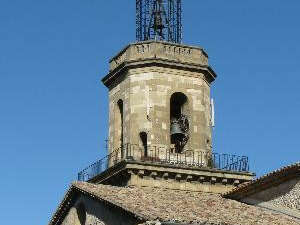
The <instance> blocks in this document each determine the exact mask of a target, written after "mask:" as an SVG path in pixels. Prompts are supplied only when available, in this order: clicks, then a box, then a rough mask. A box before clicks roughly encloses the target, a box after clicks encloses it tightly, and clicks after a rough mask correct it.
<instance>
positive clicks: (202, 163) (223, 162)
mask: <svg viewBox="0 0 300 225" xmlns="http://www.w3.org/2000/svg"><path fill="white" fill-rule="evenodd" d="M121 161H136V162H152V163H159V164H168V165H173V166H186V167H198V168H201V167H205V168H213V169H219V170H226V171H236V172H249V160H248V157H247V156H237V155H230V154H220V153H210V152H202V151H192V150H185V151H184V152H183V153H175V152H174V151H173V150H172V149H169V148H166V147H164V146H159V145H149V146H140V145H135V144H126V145H124V146H122V147H120V148H118V149H115V150H114V151H113V152H112V153H110V154H109V155H107V156H105V157H104V158H102V159H100V160H99V161H97V162H95V163H93V164H92V165H90V166H88V167H87V168H86V169H84V170H82V171H81V172H79V173H78V180H79V181H88V180H90V179H92V178H94V177H95V176H97V175H98V174H100V173H102V172H103V171H105V170H106V169H108V168H109V167H111V166H113V165H116V164H117V163H119V162H121Z"/></svg>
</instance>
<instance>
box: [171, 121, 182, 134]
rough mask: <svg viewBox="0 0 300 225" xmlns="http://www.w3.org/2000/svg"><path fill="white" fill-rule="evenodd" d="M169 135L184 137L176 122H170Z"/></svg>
mask: <svg viewBox="0 0 300 225" xmlns="http://www.w3.org/2000/svg"><path fill="white" fill-rule="evenodd" d="M171 135H178V136H179V135H185V134H184V132H183V131H182V129H181V127H180V124H179V122H178V121H177V120H173V121H172V122H171Z"/></svg>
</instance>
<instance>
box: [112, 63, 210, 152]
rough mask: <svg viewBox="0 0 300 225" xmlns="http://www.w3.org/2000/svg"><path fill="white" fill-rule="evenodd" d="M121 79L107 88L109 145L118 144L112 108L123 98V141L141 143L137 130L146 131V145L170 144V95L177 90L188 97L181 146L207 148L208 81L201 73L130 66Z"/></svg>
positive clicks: (113, 146)
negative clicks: (186, 128)
mask: <svg viewBox="0 0 300 225" xmlns="http://www.w3.org/2000/svg"><path fill="white" fill-rule="evenodd" d="M122 79H123V80H122V82H120V81H116V84H117V85H115V86H114V87H113V88H111V89H110V91H109V102H110V103H109V111H110V113H109V118H110V119H109V146H110V147H109V148H110V151H112V150H113V149H116V148H118V147H119V146H118V144H117V143H118V141H116V140H114V139H116V138H115V137H118V135H116V133H120V128H119V127H116V125H115V124H116V123H115V121H114V120H115V111H116V110H118V108H117V102H118V100H119V99H121V100H123V102H124V117H123V121H124V127H123V129H124V139H123V142H124V143H131V144H141V143H140V142H141V141H140V138H139V133H140V132H146V133H147V136H148V145H161V146H166V147H169V146H170V98H171V95H172V94H173V93H175V92H181V93H183V94H184V95H186V96H187V98H188V109H189V110H188V111H189V112H188V114H189V115H188V116H189V125H190V132H189V135H190V138H189V141H188V144H187V146H186V148H185V149H187V150H193V151H204V152H208V151H211V142H212V140H211V128H210V85H209V84H208V82H206V80H205V78H204V75H203V74H201V73H195V72H187V71H183V70H178V69H169V68H163V67H154V66H152V67H145V68H138V69H130V70H129V71H128V72H127V73H126V74H124V77H123V78H122Z"/></svg>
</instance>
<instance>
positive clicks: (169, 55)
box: [102, 41, 217, 87]
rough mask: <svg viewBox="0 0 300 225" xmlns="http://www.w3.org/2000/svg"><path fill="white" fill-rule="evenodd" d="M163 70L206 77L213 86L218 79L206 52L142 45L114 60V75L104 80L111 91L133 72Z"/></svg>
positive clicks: (158, 44)
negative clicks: (190, 72)
mask: <svg viewBox="0 0 300 225" xmlns="http://www.w3.org/2000/svg"><path fill="white" fill-rule="evenodd" d="M149 66H161V67H166V68H176V69H179V70H186V71H192V72H201V73H204V75H205V78H206V80H207V81H208V82H209V83H211V82H213V81H214V80H215V79H216V77H217V75H216V73H215V72H214V71H213V69H212V68H211V67H210V66H209V65H208V56H207V54H206V53H205V52H204V50H203V49H202V48H197V47H192V46H187V45H179V44H173V43H168V42H155V41H149V42H139V43H135V44H130V45H128V46H127V47H126V48H124V49H123V50H122V51H121V52H120V53H119V54H117V55H116V56H115V57H113V58H112V59H111V60H110V71H109V73H108V74H107V75H106V76H105V77H104V78H103V79H102V82H103V83H104V85H106V86H107V87H109V86H110V84H111V83H112V82H113V81H114V80H115V79H116V78H117V77H119V76H120V75H121V74H123V73H124V72H125V71H126V70H128V69H130V68H141V67H149Z"/></svg>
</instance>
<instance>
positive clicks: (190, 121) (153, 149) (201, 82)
mask: <svg viewBox="0 0 300 225" xmlns="http://www.w3.org/2000/svg"><path fill="white" fill-rule="evenodd" d="M136 9H137V11H136V16H137V18H136V23H137V31H136V39H137V42H136V43H133V44H129V45H128V46H126V47H125V48H124V49H123V50H121V51H120V52H119V53H118V54H117V55H116V56H114V57H113V58H112V59H111V60H110V69H109V72H108V74H107V75H106V76H105V77H104V78H103V79H102V82H103V84H104V85H105V86H106V87H107V88H108V90H109V140H108V155H107V156H106V157H105V158H103V159H101V160H99V161H97V162H96V163H94V164H92V165H91V166H89V167H87V168H86V169H85V170H83V171H81V172H80V173H79V174H78V179H79V180H81V181H89V182H92V183H101V184H109V185H117V186H152V187H153V186H162V187H164V188H171V189H181V190H193V191H208V192H217V193H222V192H225V191H229V190H231V189H232V188H233V187H234V186H235V185H238V184H240V183H242V182H245V181H249V180H251V179H252V177H253V174H252V173H249V172H248V171H249V166H248V165H249V164H248V158H247V157H245V156H241V157H240V156H235V155H234V156H230V155H227V154H218V153H215V152H214V151H212V133H211V132H212V124H211V101H210V87H211V84H212V82H213V81H214V80H215V79H216V77H217V76H216V74H215V72H214V71H213V70H212V68H211V67H210V66H209V64H208V55H207V53H206V52H205V51H204V50H203V49H202V48H200V47H195V46H189V45H184V44H182V23H181V0H136Z"/></svg>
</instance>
